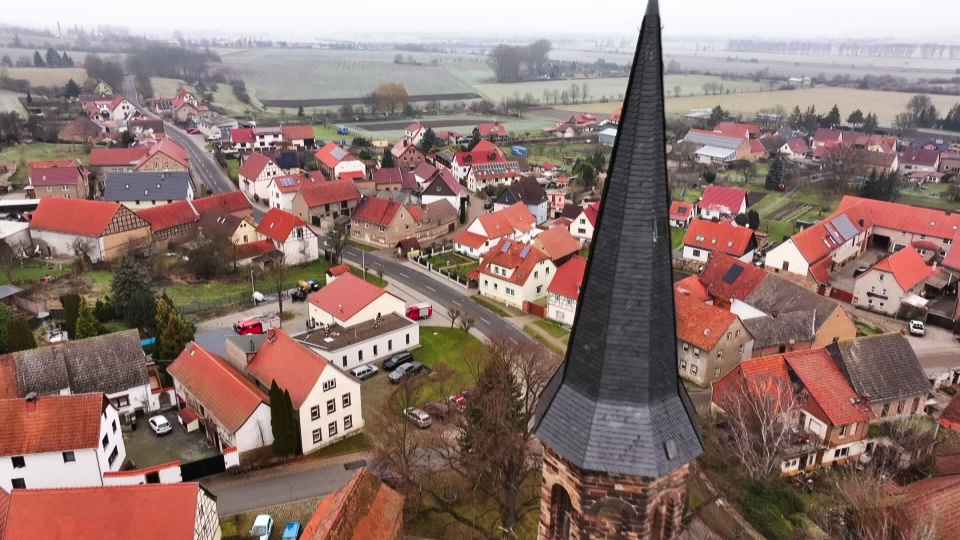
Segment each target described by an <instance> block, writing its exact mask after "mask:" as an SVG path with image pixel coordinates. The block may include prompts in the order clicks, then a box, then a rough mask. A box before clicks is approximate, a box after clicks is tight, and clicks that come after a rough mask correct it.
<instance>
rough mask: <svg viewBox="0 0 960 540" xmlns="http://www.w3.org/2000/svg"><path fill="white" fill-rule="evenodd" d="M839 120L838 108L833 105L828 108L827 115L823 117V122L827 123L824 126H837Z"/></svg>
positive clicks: (838, 125)
mask: <svg viewBox="0 0 960 540" xmlns="http://www.w3.org/2000/svg"><path fill="white" fill-rule="evenodd" d="M840 122H841V118H840V108H839V107H837V106H836V105H834V106H833V108H832V109H830V112H828V113H827V116H825V117H824V123H826V124H827V125H826V127H830V128H838V127H840Z"/></svg>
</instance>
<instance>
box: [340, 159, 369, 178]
mask: <svg viewBox="0 0 960 540" xmlns="http://www.w3.org/2000/svg"><path fill="white" fill-rule="evenodd" d="M356 173H360V176H361V177H366V175H367V166H366V165H364V164H363V162H362V161H360V160H359V159H347V160H343V161H341V162H340V163H337V165H336V166H335V167H334V168H333V174H334V177H335V178H343V175H344V174H346V175H348V176H349V175H351V174H356Z"/></svg>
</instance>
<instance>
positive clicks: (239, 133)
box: [230, 128, 255, 144]
mask: <svg viewBox="0 0 960 540" xmlns="http://www.w3.org/2000/svg"><path fill="white" fill-rule="evenodd" d="M254 139H255V137H254V136H253V128H233V129H231V130H230V141H231V142H233V143H250V144H253V141H254Z"/></svg>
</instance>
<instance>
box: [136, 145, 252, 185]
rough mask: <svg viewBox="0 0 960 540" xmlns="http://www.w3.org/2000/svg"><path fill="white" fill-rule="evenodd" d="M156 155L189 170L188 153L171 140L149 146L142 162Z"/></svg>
mask: <svg viewBox="0 0 960 540" xmlns="http://www.w3.org/2000/svg"><path fill="white" fill-rule="evenodd" d="M156 154H164V155H165V156H167V157H169V158H170V159H172V160H174V161H176V162H177V163H179V164H180V165H183V166H184V167H187V168H190V163H189V162H188V158H189V156H190V153H189V152H187V150H186V149H185V148H184V147H182V146H180V145H179V144H177V143H175V142H173V140H172V139H168V138H167V139H162V140H161V141H160V142H158V143H157V144H154V145H153V146H151V147H150V150H149V152H148V153H147V157H146V158H145V159H144V161H146V160H147V159H150V158H152V157H153V156H155V155H156ZM248 178H249V177H248Z"/></svg>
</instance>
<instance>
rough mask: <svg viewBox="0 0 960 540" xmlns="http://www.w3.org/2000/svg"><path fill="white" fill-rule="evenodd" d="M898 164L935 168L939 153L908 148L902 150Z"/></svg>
mask: <svg viewBox="0 0 960 540" xmlns="http://www.w3.org/2000/svg"><path fill="white" fill-rule="evenodd" d="M900 163H901V164H903V165H920V166H926V167H936V166H937V164H938V163H940V152H939V151H938V150H927V149H925V148H912V147H908V148H906V149H904V151H903V154H902V155H901V156H900Z"/></svg>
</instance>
